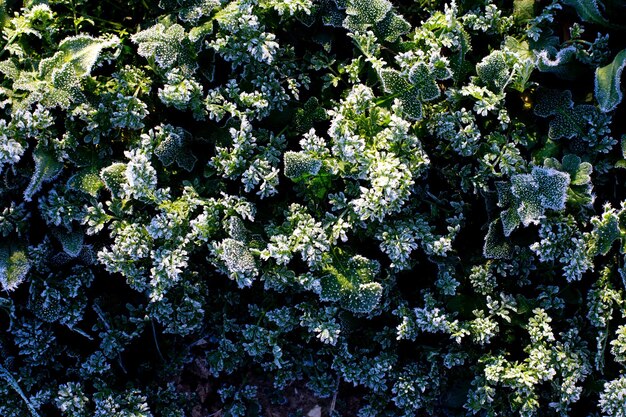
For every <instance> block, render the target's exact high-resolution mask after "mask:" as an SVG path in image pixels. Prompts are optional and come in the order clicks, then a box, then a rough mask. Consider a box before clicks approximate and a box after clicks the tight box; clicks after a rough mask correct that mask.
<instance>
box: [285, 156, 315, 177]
mask: <svg viewBox="0 0 626 417" xmlns="http://www.w3.org/2000/svg"><path fill="white" fill-rule="evenodd" d="M284 161H285V176H286V177H287V178H290V179H292V180H294V181H298V180H301V179H302V178H304V177H306V176H309V175H316V174H317V173H318V172H319V170H320V168H321V167H322V161H320V160H318V159H315V158H313V157H312V156H311V155H308V154H306V153H304V152H292V151H287V152H285V154H284Z"/></svg>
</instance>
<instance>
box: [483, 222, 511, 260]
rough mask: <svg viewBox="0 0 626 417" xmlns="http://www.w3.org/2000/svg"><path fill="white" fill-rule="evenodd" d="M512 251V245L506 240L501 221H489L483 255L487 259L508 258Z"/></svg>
mask: <svg viewBox="0 0 626 417" xmlns="http://www.w3.org/2000/svg"><path fill="white" fill-rule="evenodd" d="M512 253H513V247H512V246H511V244H510V243H509V241H508V240H507V238H506V236H505V233H504V230H503V227H502V223H501V222H499V221H498V220H494V221H492V222H491V223H489V230H488V231H487V236H486V237H485V244H484V246H483V255H484V256H485V258H488V259H509V258H511V255H512Z"/></svg>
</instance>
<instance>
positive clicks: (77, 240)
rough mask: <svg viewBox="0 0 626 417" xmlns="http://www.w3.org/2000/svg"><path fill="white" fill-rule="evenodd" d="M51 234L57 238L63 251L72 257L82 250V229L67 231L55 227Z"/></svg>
mask: <svg viewBox="0 0 626 417" xmlns="http://www.w3.org/2000/svg"><path fill="white" fill-rule="evenodd" d="M53 235H54V237H56V238H57V240H58V241H59V243H61V246H62V247H63V251H64V252H65V253H67V254H68V255H69V256H71V257H72V258H76V257H77V256H78V255H80V253H81V252H82V250H83V243H84V239H85V235H84V234H83V232H82V231H80V230H76V231H71V232H68V231H66V230H62V229H56V230H55V231H53Z"/></svg>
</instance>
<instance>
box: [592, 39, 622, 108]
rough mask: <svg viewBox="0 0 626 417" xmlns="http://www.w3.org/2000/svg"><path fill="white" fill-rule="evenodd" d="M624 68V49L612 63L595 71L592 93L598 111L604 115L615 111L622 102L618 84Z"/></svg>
mask: <svg viewBox="0 0 626 417" xmlns="http://www.w3.org/2000/svg"><path fill="white" fill-rule="evenodd" d="M624 67H626V49H624V50H622V51H621V52H620V53H618V54H617V56H616V57H615V59H614V60H613V62H611V63H610V64H608V65H606V66H604V67H601V68H597V69H596V78H595V88H594V91H595V95H596V100H598V104H599V105H600V110H602V111H603V112H605V113H607V112H610V111H612V110H615V108H616V107H617V105H618V104H619V103H621V101H622V98H623V93H622V89H621V84H620V83H621V78H622V72H623V71H624Z"/></svg>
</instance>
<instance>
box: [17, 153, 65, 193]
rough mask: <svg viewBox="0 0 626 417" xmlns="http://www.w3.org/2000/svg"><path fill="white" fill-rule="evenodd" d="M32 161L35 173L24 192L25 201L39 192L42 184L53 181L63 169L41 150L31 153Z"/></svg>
mask: <svg viewBox="0 0 626 417" xmlns="http://www.w3.org/2000/svg"><path fill="white" fill-rule="evenodd" d="M33 159H34V160H35V172H34V173H33V176H32V177H31V179H30V183H29V184H28V187H26V190H24V200H26V201H30V200H31V199H32V198H33V195H35V194H36V193H37V192H39V190H40V189H41V186H42V185H43V184H44V183H46V182H50V181H52V180H53V179H55V178H56V177H57V175H59V174H60V173H61V170H62V169H63V163H61V162H59V161H58V160H57V159H56V157H55V156H54V155H51V154H50V153H48V152H47V151H46V150H43V149H41V148H38V149H36V150H35V152H33Z"/></svg>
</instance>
